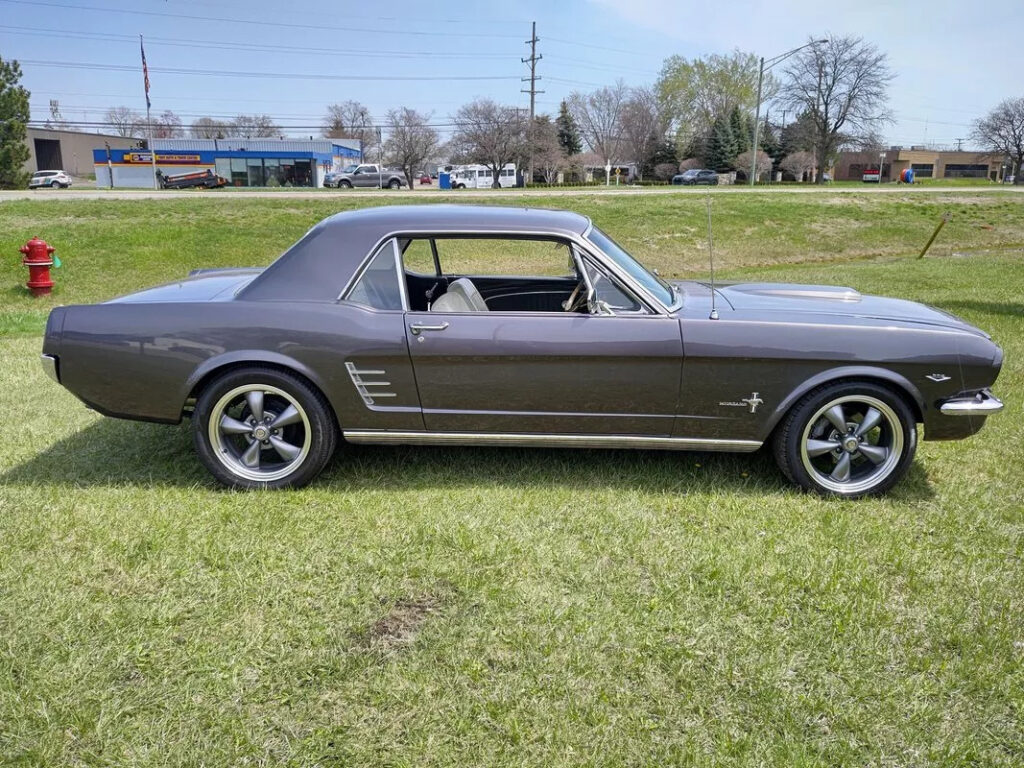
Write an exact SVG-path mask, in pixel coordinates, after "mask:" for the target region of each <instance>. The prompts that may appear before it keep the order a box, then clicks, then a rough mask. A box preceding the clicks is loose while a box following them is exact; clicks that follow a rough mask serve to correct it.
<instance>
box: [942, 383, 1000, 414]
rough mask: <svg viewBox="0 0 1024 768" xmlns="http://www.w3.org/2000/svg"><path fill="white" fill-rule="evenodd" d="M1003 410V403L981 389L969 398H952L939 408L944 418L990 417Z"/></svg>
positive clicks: (987, 391) (989, 392)
mask: <svg viewBox="0 0 1024 768" xmlns="http://www.w3.org/2000/svg"><path fill="white" fill-rule="evenodd" d="M1001 410H1003V401H1002V400H1000V399H999V398H998V397H996V396H995V395H993V394H992V392H991V391H989V390H987V389H983V390H981V391H980V392H978V393H977V394H975V395H973V396H970V397H954V398H952V399H950V400H946V401H945V402H944V403H942V404H941V405H940V406H939V411H940V413H942V415H944V416H991V415H992V414H994V413H999V412H1000V411H1001Z"/></svg>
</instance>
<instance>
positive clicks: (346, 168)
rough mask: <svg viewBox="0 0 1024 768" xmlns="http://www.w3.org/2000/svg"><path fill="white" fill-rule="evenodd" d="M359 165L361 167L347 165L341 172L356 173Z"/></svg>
mask: <svg viewBox="0 0 1024 768" xmlns="http://www.w3.org/2000/svg"><path fill="white" fill-rule="evenodd" d="M358 167H359V166H358V165H346V166H345V167H344V168H342V169H341V172H342V173H355V170H356V168H358Z"/></svg>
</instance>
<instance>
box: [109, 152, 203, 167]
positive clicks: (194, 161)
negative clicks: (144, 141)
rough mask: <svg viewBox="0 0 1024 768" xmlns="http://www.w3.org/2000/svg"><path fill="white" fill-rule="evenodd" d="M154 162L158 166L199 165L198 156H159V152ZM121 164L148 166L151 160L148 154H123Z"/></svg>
mask: <svg viewBox="0 0 1024 768" xmlns="http://www.w3.org/2000/svg"><path fill="white" fill-rule="evenodd" d="M156 161H157V162H158V163H159V164H160V165H199V164H201V160H200V157H199V155H161V154H160V153H159V152H157V154H156ZM121 162H123V163H128V164H129V165H134V164H136V163H138V164H145V165H149V164H150V163H152V162H153V160H152V157H151V155H150V153H149V152H125V153H124V160H122V161H121Z"/></svg>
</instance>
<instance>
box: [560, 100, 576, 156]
mask: <svg viewBox="0 0 1024 768" xmlns="http://www.w3.org/2000/svg"><path fill="white" fill-rule="evenodd" d="M555 125H557V126H558V143H559V145H560V146H561V147H562V151H563V152H565V154H566V155H567V156H571V155H578V154H579V153H580V152H582V151H583V141H582V140H581V139H580V129H579V126H577V125H576V120H575V119H573V116H572V113H571V112H570V111H569V104H568V103H567V102H566V101H565V100H564V99H563V101H562V104H561V106H559V108H558V118H557V119H556V120H555Z"/></svg>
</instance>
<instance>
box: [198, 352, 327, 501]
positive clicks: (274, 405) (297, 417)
mask: <svg viewBox="0 0 1024 768" xmlns="http://www.w3.org/2000/svg"><path fill="white" fill-rule="evenodd" d="M192 434H193V438H194V441H195V446H196V452H197V453H198V454H199V458H200V460H202V462H203V464H204V465H206V468H207V469H208V470H210V473H211V474H212V475H213V476H214V477H215V478H217V480H218V481H220V482H221V483H223V484H224V485H227V486H230V487H233V488H245V489H249V488H267V489H275V488H298V487H301V486H303V485H306V484H307V483H308V482H310V481H311V480H312V479H313V478H315V477H316V476H317V475H318V474H319V473H320V471H321V470H322V469H323V468H324V466H325V465H326V464H327V462H328V461H329V460H330V458H331V456H332V455H333V453H334V449H335V447H336V445H337V440H338V429H337V426H336V424H335V421H334V418H333V416H332V413H331V409H330V406H329V405H328V403H327V401H326V400H325V399H324V397H323V395H322V394H320V392H318V391H317V390H316V389H314V388H313V387H311V386H310V385H309V384H308V383H306V382H305V381H304V380H302V379H300V378H299V377H297V376H294V375H292V374H289V373H286V372H284V371H280V370H277V369H274V368H265V367H260V366H252V367H246V368H238V369H235V370H232V371H229V372H227V373H225V374H224V375H222V376H220V377H218V378H217V379H215V380H214V381H213V382H211V383H210V384H209V385H208V386H206V387H205V388H204V389H203V391H202V393H201V394H200V396H199V399H198V400H197V401H196V407H195V412H194V413H193V416H192Z"/></svg>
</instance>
